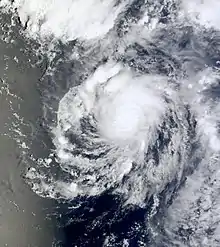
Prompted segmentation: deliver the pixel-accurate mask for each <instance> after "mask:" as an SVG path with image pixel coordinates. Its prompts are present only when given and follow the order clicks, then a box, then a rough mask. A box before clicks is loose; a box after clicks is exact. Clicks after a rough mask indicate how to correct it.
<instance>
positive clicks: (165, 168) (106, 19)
mask: <svg viewBox="0 0 220 247" xmlns="http://www.w3.org/2000/svg"><path fill="white" fill-rule="evenodd" d="M1 5H2V6H4V7H5V8H8V10H9V11H13V12H15V14H16V15H17V16H18V18H19V19H20V22H21V25H23V27H25V34H26V35H27V37H28V38H32V39H34V40H37V41H38V42H40V43H43V44H44V45H47V46H48V47H53V49H55V47H56V48H57V49H58V50H59V49H63V50H62V52H59V51H53V52H54V53H55V55H53V59H54V57H55V59H54V60H53V59H52V60H53V62H51V64H50V66H49V69H48V71H47V73H45V76H44V78H43V79H42V85H43V86H42V88H43V89H42V95H43V100H44V103H45V114H44V124H45V126H46V128H47V130H48V131H49V132H50V136H51V138H52V141H53V145H54V148H53V150H51V154H50V156H49V157H48V159H47V160H46V161H45V162H46V163H47V164H46V167H47V168H46V169H45V166H43V169H42V163H44V161H42V160H41V162H40V163H41V165H39V163H38V165H39V167H33V168H31V169H30V170H29V172H28V174H27V178H28V180H29V182H30V184H31V185H32V187H33V190H34V191H35V192H36V193H38V194H39V195H41V196H47V197H53V198H56V199H57V200H64V201H65V202H67V201H68V202H69V203H70V205H74V207H75V209H74V210H73V211H71V213H69V214H70V215H71V216H70V218H71V220H70V221H69V222H68V224H67V225H68V227H69V228H70V229H72V231H73V230H74V231H75V230H76V229H77V224H78V223H77V222H78V220H82V221H84V224H86V226H84V233H85V234H86V237H85V236H84V233H83V234H80V233H77V234H78V235H77V236H75V237H73V240H72V243H74V244H78V245H79V246H169V247H171V246H204V247H205V246H207V247H208V246H210V247H211V246H212V247H215V246H216V247H217V246H218V245H219V241H220V239H219V236H220V235H219V226H218V218H219V216H218V215H219V206H220V204H219V203H220V202H219V193H218V187H219V183H220V180H219V178H218V173H219V151H220V139H219V138H220V137H219V120H220V116H219V112H220V111H219V110H220V104H219V95H218V92H219V78H220V74H219V60H218V59H219V52H220V47H219V45H220V35H219V30H218V29H219V26H218V23H219V15H218V11H217V10H218V7H220V4H219V3H218V1H214V0H212V1H206V0H204V1H199V0H198V1H194V2H192V1H188V0H182V1H171V0H170V1H168V0H164V1H160V3H155V2H154V1H150V0H145V1H144V0H143V1H135V0H133V1H129V0H127V1H114V0H111V1H99V0H89V1H87V2H86V4H85V2H83V1H81V0H68V1H66V3H65V4H63V2H62V3H61V2H60V1H49V0H48V1H45V0H44V1H39V2H37V3H36V1H34V0H33V1H30V0H29V1H26V0H15V1H13V3H12V4H10V3H9V1H3V2H2V3H1ZM58 41H60V43H58ZM57 43H58V44H59V45H57ZM51 44H53V45H52V46H51ZM49 50H50V49H49ZM49 52H50V53H49V54H50V55H51V50H50V51H49ZM47 55H48V54H47ZM62 56H63V57H62ZM50 59H51V58H50ZM54 61H55V62H54ZM51 85H52V86H51ZM48 160H49V162H48ZM51 164H53V167H54V166H55V167H57V168H56V169H60V170H59V172H61V171H62V175H59V176H57V175H54V174H53V169H54V168H53V169H52V168H51V167H52V165H51ZM45 174H46V175H45ZM102 198H105V200H106V204H105V203H103V202H102ZM107 198H108V199H107ZM109 198H110V199H109ZM99 200H100V201H101V204H102V203H103V205H102V206H103V210H102V207H100V205H99V203H100V202H99ZM105 200H104V201H105ZM108 200H109V202H107V201H108ZM107 204H109V207H108V206H106V205H107ZM85 205H86V206H85ZM104 205H105V206H106V211H104V208H105V206H104ZM88 208H90V210H88V211H87V209H88ZM80 210H81V211H80ZM83 210H85V212H84V211H83ZM82 212H83V213H82ZM92 212H93V213H92ZM135 212H136V216H131V215H133V214H135ZM140 212H141V213H140ZM77 217H78V218H77ZM126 217H127V218H126ZM128 217H131V220H128ZM132 217H133V218H132ZM110 218H111V220H110ZM107 221H109V222H107ZM124 221H125V222H127V223H124ZM117 224H119V225H120V224H121V225H120V226H121V230H119V229H118V228H120V227H117V226H116V225H117ZM126 224H127V226H126ZM125 226H126V227H125ZM71 227H73V228H71ZM123 227H124V228H123ZM97 229H99V231H100V233H97ZM92 235H93V236H92ZM95 236H96V237H97V236H98V237H97V238H99V240H95V238H96V237H95ZM97 238H96V239H97Z"/></svg>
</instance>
